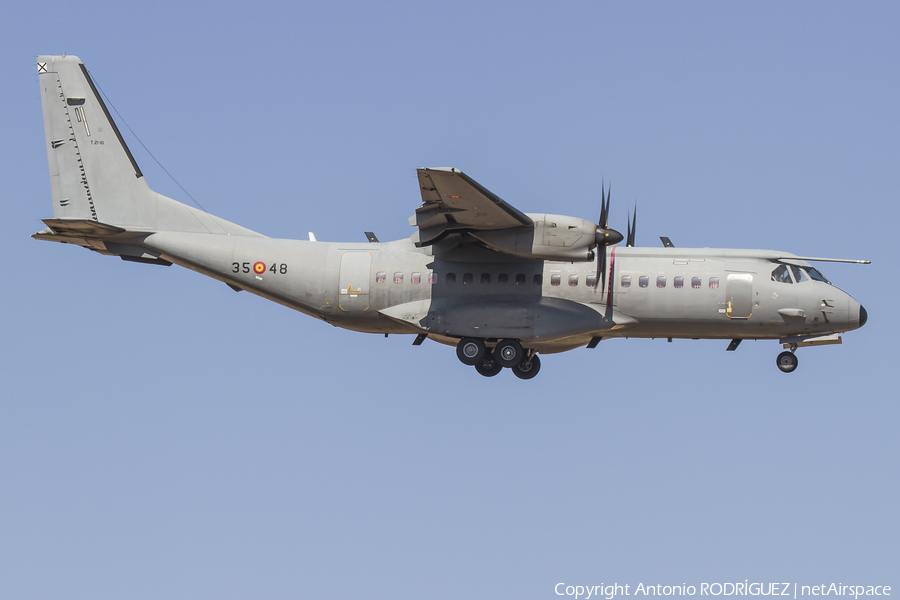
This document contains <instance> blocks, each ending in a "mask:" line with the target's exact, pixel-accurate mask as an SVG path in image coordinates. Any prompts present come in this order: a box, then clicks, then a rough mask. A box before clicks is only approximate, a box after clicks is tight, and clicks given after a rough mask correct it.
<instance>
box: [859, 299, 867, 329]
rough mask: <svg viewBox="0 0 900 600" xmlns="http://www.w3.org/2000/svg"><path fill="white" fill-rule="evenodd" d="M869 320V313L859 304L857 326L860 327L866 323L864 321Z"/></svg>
mask: <svg viewBox="0 0 900 600" xmlns="http://www.w3.org/2000/svg"><path fill="white" fill-rule="evenodd" d="M868 320H869V313H867V312H866V309H865V308H863V305H862V304H860V305H859V326H860V327H862V326H863V325H865V324H866V321H868Z"/></svg>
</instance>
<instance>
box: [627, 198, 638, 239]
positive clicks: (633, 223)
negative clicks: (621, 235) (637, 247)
mask: <svg viewBox="0 0 900 600" xmlns="http://www.w3.org/2000/svg"><path fill="white" fill-rule="evenodd" d="M636 231H637V204H636V203H635V205H634V219H633V220H632V219H630V218H629V219H628V240H627V241H626V243H625V245H626V246H628V247H629V248H634V234H635V232H636Z"/></svg>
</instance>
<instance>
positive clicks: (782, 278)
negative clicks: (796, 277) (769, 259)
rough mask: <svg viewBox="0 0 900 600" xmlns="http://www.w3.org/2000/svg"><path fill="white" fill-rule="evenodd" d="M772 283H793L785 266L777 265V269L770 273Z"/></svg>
mask: <svg viewBox="0 0 900 600" xmlns="http://www.w3.org/2000/svg"><path fill="white" fill-rule="evenodd" d="M772 281H777V282H778V283H794V282H793V281H791V272H790V270H789V269H788V267H787V265H779V266H778V268H776V269H775V270H774V271H772Z"/></svg>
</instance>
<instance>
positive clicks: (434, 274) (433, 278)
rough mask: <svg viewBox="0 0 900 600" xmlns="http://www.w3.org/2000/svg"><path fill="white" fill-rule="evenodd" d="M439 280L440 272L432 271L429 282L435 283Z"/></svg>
mask: <svg viewBox="0 0 900 600" xmlns="http://www.w3.org/2000/svg"><path fill="white" fill-rule="evenodd" d="M437 282H438V274H437V272H435V271H432V272H431V273H429V274H428V283H430V284H431V285H434V284H436V283H437Z"/></svg>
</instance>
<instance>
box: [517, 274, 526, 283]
mask: <svg viewBox="0 0 900 600" xmlns="http://www.w3.org/2000/svg"><path fill="white" fill-rule="evenodd" d="M516 285H525V273H519V274H518V275H516Z"/></svg>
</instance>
